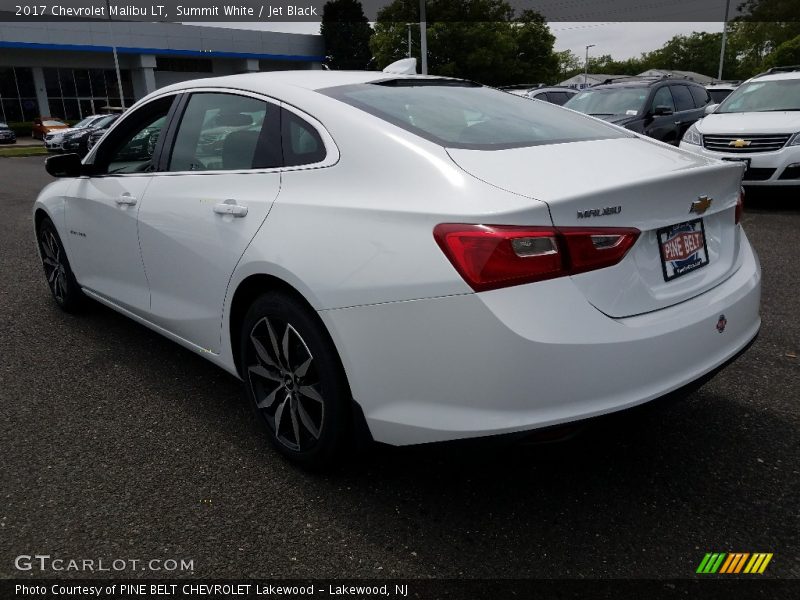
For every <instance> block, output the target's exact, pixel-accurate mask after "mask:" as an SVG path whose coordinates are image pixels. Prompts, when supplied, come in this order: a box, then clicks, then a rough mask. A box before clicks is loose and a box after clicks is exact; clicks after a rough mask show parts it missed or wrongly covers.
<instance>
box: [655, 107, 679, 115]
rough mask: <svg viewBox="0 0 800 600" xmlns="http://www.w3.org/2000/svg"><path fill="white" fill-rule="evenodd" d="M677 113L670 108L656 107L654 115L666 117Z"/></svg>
mask: <svg viewBox="0 0 800 600" xmlns="http://www.w3.org/2000/svg"><path fill="white" fill-rule="evenodd" d="M674 112H675V111H674V110H672V109H671V108H670V107H669V106H656V107H655V108H654V109H653V114H654V115H655V116H656V117H666V116H668V115H671V114H673V113H674Z"/></svg>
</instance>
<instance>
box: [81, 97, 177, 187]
mask: <svg viewBox="0 0 800 600" xmlns="http://www.w3.org/2000/svg"><path fill="white" fill-rule="evenodd" d="M173 100H174V97H173V96H169V97H166V98H160V99H158V100H154V101H152V102H149V103H148V104H146V105H145V106H142V107H141V108H139V109H137V110H136V112H134V113H133V114H131V115H130V116H128V117H125V120H124V122H122V123H121V126H120V127H118V128H116V129H115V130H114V132H113V135H112V136H111V137H109V138H108V139H107V140H106V141H104V142H103V145H102V146H101V147H100V149H99V150H98V152H97V155H96V158H95V161H94V165H95V172H96V173H97V174H105V175H116V174H127V173H144V172H147V171H151V170H153V169H155V167H156V165H155V162H154V160H155V150H156V145H157V144H158V140H159V138H160V136H161V132H162V130H163V128H164V125H165V124H166V121H167V114H168V113H169V109H170V107H171V106H172V102H173Z"/></svg>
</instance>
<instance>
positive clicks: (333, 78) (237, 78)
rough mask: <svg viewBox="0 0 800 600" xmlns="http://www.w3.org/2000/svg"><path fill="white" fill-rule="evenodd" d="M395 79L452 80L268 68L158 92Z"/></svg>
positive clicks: (300, 86)
mask: <svg viewBox="0 0 800 600" xmlns="http://www.w3.org/2000/svg"><path fill="white" fill-rule="evenodd" d="M397 79H427V80H435V79H441V80H451V81H452V80H453V79H452V78H448V77H434V76H430V75H401V74H395V73H384V72H383V71H325V70H321V71H320V70H308V71H268V72H263V73H243V74H240V75H227V76H224V77H209V78H206V79H194V80H189V81H182V82H180V83H176V84H173V85H171V86H169V87H166V88H161V91H164V90H169V91H173V90H181V89H187V88H193V87H229V88H238V89H247V90H251V91H254V92H267V91H269V90H271V89H274V88H276V87H279V88H295V89H304V90H311V91H316V90H321V89H324V88H329V87H334V86H340V85H355V84H359V83H374V82H376V81H386V80H397Z"/></svg>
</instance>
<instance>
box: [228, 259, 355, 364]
mask: <svg viewBox="0 0 800 600" xmlns="http://www.w3.org/2000/svg"><path fill="white" fill-rule="evenodd" d="M276 291H277V292H283V293H285V294H287V295H289V296H291V297H292V298H293V299H294V300H296V301H297V302H298V303H300V304H301V305H303V306H304V307H305V308H307V309H308V310H309V311H310V312H311V313H313V314H314V315H315V317H316V319H317V322H318V324H319V325H320V327H321V328H322V330H323V331H324V332H325V334H326V335H327V336H328V338H330V340H331V342H332V343H333V347H334V348H336V343H335V342H334V341H333V337H332V336H331V332H330V331H328V328H327V327H326V326H325V323H323V322H322V319H320V318H319V315H317V311H316V310H315V309H314V307H313V306H312V305H311V303H310V302H309V301H308V300H307V299H306V297H305V296H304V295H303V294H302V293H301V292H300V291H299V290H298V289H297V288H296V287H294V286H293V285H291V284H290V283H288V282H287V281H286V280H284V279H281V278H280V277H276V276H275V275H268V274H266V273H255V274H252V275H249V276H247V277H245V278H244V279H243V280H242V281H240V282H239V284H238V285H237V286H236V290H235V291H234V293H233V296H232V298H231V307H230V311H229V317H228V335H229V339H230V345H231V357H232V358H233V363H234V365H235V367H236V371H237V372H238V373H239V375H240V376H241V372H240V365H239V358H240V356H239V345H240V336H241V328H242V322H243V321H244V316H245V314H246V313H247V309H248V308H250V305H251V304H253V302H254V301H255V299H256V298H258V297H259V296H261V295H262V294H264V293H266V292H276ZM337 354H338V349H337ZM337 358H338V359H339V363H340V364H341V357H340V356H337Z"/></svg>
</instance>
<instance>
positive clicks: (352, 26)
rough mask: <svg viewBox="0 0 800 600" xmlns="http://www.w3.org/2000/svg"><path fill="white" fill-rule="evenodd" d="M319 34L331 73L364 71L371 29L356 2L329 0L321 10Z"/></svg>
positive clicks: (368, 57)
mask: <svg viewBox="0 0 800 600" xmlns="http://www.w3.org/2000/svg"><path fill="white" fill-rule="evenodd" d="M320 33H321V34H322V39H323V40H324V42H325V55H326V56H327V61H326V62H327V64H328V66H329V67H330V68H331V69H366V68H367V65H368V64H369V62H370V59H371V58H372V53H371V51H370V49H369V40H370V38H371V37H372V27H370V25H369V21H367V17H366V16H364V8H363V7H362V6H361V2H359V1H358V0H329V1H328V2H326V3H325V6H324V7H323V9H322V25H321V26H320Z"/></svg>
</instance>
